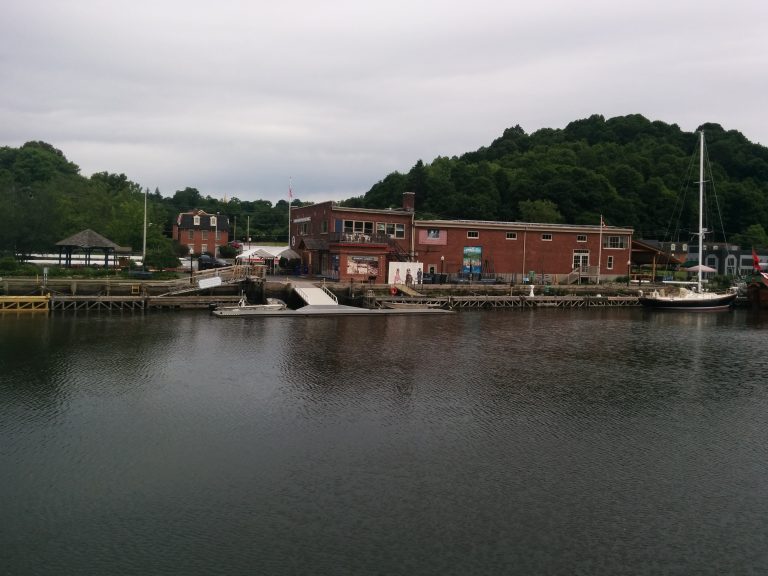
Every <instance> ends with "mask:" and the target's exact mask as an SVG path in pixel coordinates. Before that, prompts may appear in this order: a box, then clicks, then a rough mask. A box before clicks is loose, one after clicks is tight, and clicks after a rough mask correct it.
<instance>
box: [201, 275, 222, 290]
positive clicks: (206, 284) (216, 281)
mask: <svg viewBox="0 0 768 576" xmlns="http://www.w3.org/2000/svg"><path fill="white" fill-rule="evenodd" d="M197 285H198V286H199V287H200V288H215V287H216V286H221V276H211V277H210V278H201V279H200V280H198V282H197Z"/></svg>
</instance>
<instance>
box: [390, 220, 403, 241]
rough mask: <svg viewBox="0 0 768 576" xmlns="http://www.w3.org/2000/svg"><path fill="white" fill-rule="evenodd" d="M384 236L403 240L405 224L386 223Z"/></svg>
mask: <svg viewBox="0 0 768 576" xmlns="http://www.w3.org/2000/svg"><path fill="white" fill-rule="evenodd" d="M385 226H386V234H387V236H389V237H390V238H405V224H392V223H390V222H387V223H386V224H385Z"/></svg>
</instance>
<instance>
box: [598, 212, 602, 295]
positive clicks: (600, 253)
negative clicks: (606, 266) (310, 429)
mask: <svg viewBox="0 0 768 576" xmlns="http://www.w3.org/2000/svg"><path fill="white" fill-rule="evenodd" d="M602 262H603V215H602V214H600V246H599V248H598V250H597V283H598V284H600V265H601V264H602Z"/></svg>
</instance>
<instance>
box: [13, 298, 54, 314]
mask: <svg viewBox="0 0 768 576" xmlns="http://www.w3.org/2000/svg"><path fill="white" fill-rule="evenodd" d="M50 301H51V299H50V297H48V296H0V312H48V310H49V309H50Z"/></svg>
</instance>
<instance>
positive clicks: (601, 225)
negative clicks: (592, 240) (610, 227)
mask: <svg viewBox="0 0 768 576" xmlns="http://www.w3.org/2000/svg"><path fill="white" fill-rule="evenodd" d="M603 226H605V220H603V215H602V214H600V228H602V227H603Z"/></svg>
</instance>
